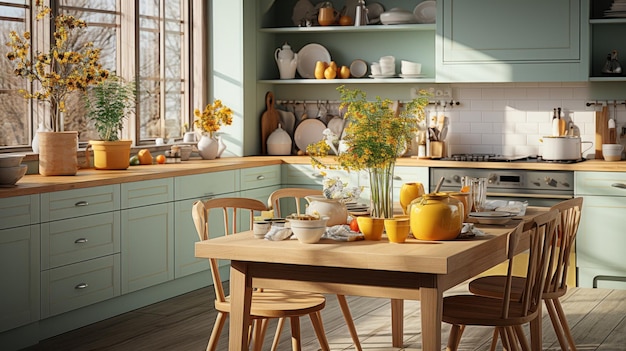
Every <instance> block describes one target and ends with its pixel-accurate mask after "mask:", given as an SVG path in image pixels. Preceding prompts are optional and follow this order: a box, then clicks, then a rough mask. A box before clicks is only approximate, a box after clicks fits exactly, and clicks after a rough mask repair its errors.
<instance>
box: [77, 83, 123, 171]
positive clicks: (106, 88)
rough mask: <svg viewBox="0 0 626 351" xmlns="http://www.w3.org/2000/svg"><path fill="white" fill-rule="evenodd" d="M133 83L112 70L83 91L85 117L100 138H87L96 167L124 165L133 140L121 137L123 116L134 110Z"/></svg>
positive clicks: (121, 167) (118, 167) (115, 167)
mask: <svg viewBox="0 0 626 351" xmlns="http://www.w3.org/2000/svg"><path fill="white" fill-rule="evenodd" d="M134 104H135V84H134V83H133V82H127V81H125V80H124V79H123V78H122V77H119V76H117V75H114V74H111V75H109V77H108V78H107V79H105V80H103V81H101V82H100V83H98V84H97V85H95V86H93V87H91V88H90V89H89V91H88V92H87V94H85V106H86V108H87V111H89V112H88V114H87V118H88V119H90V120H92V121H94V124H95V128H96V131H97V132H98V136H99V137H100V140H90V141H89V145H90V146H91V148H92V149H93V155H94V156H93V158H94V159H93V164H94V167H95V168H96V169H127V168H128V166H129V158H130V147H131V144H132V140H120V133H121V131H122V128H123V127H124V120H125V119H126V116H127V115H128V114H129V113H131V112H133V111H134V109H133V107H134Z"/></svg>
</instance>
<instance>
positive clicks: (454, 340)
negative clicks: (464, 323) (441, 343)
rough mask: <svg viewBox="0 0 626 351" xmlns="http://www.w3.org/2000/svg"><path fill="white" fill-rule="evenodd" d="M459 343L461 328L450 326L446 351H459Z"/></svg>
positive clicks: (456, 325)
mask: <svg viewBox="0 0 626 351" xmlns="http://www.w3.org/2000/svg"><path fill="white" fill-rule="evenodd" d="M460 341H461V326H460V325H458V324H452V326H451V327H450V335H449V336H448V346H447V347H446V351H456V350H458V349H459V343H460Z"/></svg>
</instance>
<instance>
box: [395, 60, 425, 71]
mask: <svg viewBox="0 0 626 351" xmlns="http://www.w3.org/2000/svg"><path fill="white" fill-rule="evenodd" d="M400 70H401V72H402V74H420V73H422V64H421V63H417V62H411V61H406V60H402V63H401V66H400Z"/></svg>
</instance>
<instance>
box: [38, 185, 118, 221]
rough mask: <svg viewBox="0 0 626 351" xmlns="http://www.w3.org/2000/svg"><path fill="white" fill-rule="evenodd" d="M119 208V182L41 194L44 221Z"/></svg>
mask: <svg viewBox="0 0 626 351" xmlns="http://www.w3.org/2000/svg"><path fill="white" fill-rule="evenodd" d="M119 208H120V186H119V184H115V185H105V186H96V187H93V188H85V189H72V190H64V191H56V192H52V193H44V194H41V221H42V222H47V221H54V220H58V219H64V218H72V217H79V216H86V215H90V214H95V213H102V212H109V211H114V210H119Z"/></svg>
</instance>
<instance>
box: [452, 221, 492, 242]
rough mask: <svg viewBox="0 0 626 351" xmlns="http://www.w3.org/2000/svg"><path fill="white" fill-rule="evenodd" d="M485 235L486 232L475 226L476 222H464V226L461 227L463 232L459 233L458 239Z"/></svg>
mask: <svg viewBox="0 0 626 351" xmlns="http://www.w3.org/2000/svg"><path fill="white" fill-rule="evenodd" d="M483 235H485V232H483V231H482V230H480V229H478V228H476V227H474V223H463V227H462V228H461V234H459V236H458V237H457V239H467V238H473V237H475V236H483Z"/></svg>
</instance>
